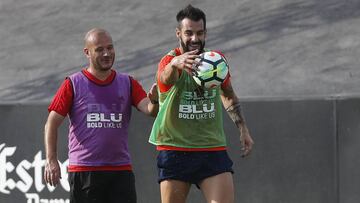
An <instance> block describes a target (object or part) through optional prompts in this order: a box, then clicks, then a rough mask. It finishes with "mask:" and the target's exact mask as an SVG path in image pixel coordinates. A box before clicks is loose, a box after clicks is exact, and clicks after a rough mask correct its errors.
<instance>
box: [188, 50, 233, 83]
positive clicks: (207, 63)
mask: <svg viewBox="0 0 360 203" xmlns="http://www.w3.org/2000/svg"><path fill="white" fill-rule="evenodd" d="M200 62H201V64H200V65H199V66H197V69H198V70H197V71H194V72H193V78H194V80H195V82H196V83H197V84H198V85H199V86H201V87H203V88H215V87H217V86H219V85H221V83H222V82H224V80H225V79H226V77H227V75H228V74H229V67H228V64H227V62H226V60H225V59H224V57H223V56H221V55H220V54H219V53H217V52H214V51H207V52H204V53H202V54H200Z"/></svg>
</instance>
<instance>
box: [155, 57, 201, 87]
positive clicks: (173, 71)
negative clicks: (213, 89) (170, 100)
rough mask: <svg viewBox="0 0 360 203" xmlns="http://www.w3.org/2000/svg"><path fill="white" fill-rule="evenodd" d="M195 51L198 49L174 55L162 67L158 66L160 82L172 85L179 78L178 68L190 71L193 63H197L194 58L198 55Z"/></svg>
mask: <svg viewBox="0 0 360 203" xmlns="http://www.w3.org/2000/svg"><path fill="white" fill-rule="evenodd" d="M197 52H198V50H194V51H189V52H186V53H184V54H182V55H179V56H175V57H174V58H172V60H171V61H170V62H169V63H168V64H167V65H166V66H165V67H164V68H163V69H162V67H160V68H159V71H158V74H159V80H160V82H161V83H163V84H164V85H173V84H175V82H176V81H177V80H178V79H179V75H180V73H179V70H181V71H182V70H185V71H192V70H193V64H194V63H197V62H196V61H195V59H196V58H198V57H199V55H197V54H196V53H197Z"/></svg>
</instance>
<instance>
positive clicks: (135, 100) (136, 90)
mask: <svg viewBox="0 0 360 203" xmlns="http://www.w3.org/2000/svg"><path fill="white" fill-rule="evenodd" d="M130 80H131V100H132V105H133V106H135V107H137V105H138V104H139V102H141V100H143V99H144V98H146V97H147V94H146V92H145V90H144V88H143V87H142V86H141V85H140V83H139V82H138V81H137V80H135V79H134V78H133V77H130Z"/></svg>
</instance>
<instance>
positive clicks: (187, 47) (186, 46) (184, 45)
mask: <svg viewBox="0 0 360 203" xmlns="http://www.w3.org/2000/svg"><path fill="white" fill-rule="evenodd" d="M190 44H193V45H199V46H200V48H199V51H198V53H196V54H201V53H202V52H204V47H205V41H200V40H199V42H196V43H191V42H188V43H185V42H184V41H183V40H182V39H181V38H180V45H181V47H182V49H183V50H184V52H188V51H192V50H190Z"/></svg>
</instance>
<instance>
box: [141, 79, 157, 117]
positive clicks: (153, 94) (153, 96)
mask: <svg viewBox="0 0 360 203" xmlns="http://www.w3.org/2000/svg"><path fill="white" fill-rule="evenodd" d="M137 108H138V109H139V110H140V111H141V112H143V113H145V114H146V115H150V116H152V117H156V115H157V113H158V111H159V96H158V92H157V86H156V83H154V84H153V85H152V86H151V88H150V90H149V92H148V93H147V97H145V98H144V99H143V100H141V101H140V102H139V104H138V105H137Z"/></svg>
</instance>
